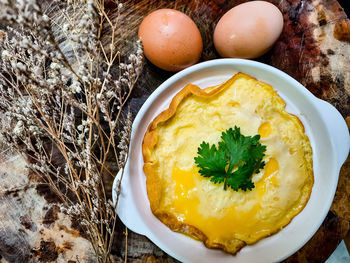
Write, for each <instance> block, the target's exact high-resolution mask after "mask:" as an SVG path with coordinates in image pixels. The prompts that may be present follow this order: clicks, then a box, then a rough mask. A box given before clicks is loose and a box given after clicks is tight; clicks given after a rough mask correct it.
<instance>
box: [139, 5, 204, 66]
mask: <svg viewBox="0 0 350 263" xmlns="http://www.w3.org/2000/svg"><path fill="white" fill-rule="evenodd" d="M138 34H139V38H140V39H141V41H142V45H143V49H144V54H145V55H146V57H147V58H148V59H149V60H150V61H151V62H152V63H153V64H154V65H156V66H157V67H159V68H162V69H165V70H168V71H179V70H182V69H184V68H186V67H189V66H191V65H193V64H195V63H196V62H198V60H199V59H200V57H201V53H202V49H203V42H202V37H201V34H200V32H199V30H198V28H197V26H196V24H195V23H194V22H193V21H192V19H191V18H189V17H188V16H187V15H185V14H184V13H182V12H180V11H177V10H174V9H159V10H156V11H154V12H152V13H150V14H149V15H148V16H146V18H145V19H144V20H143V21H142V23H141V25H140V27H139V32H138Z"/></svg>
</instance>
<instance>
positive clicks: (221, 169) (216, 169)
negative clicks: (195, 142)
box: [194, 142, 227, 183]
mask: <svg viewBox="0 0 350 263" xmlns="http://www.w3.org/2000/svg"><path fill="white" fill-rule="evenodd" d="M198 154H199V156H198V157H195V158H194V160H195V163H196V164H197V166H198V167H199V168H200V169H199V173H200V174H201V175H202V176H204V177H212V178H211V179H210V181H212V182H214V183H221V182H223V181H224V180H225V177H226V170H225V167H226V165H227V158H226V157H225V153H224V152H223V151H218V150H217V149H216V146H215V145H214V144H213V145H212V146H211V147H209V143H205V142H202V143H201V145H200V147H199V148H198Z"/></svg>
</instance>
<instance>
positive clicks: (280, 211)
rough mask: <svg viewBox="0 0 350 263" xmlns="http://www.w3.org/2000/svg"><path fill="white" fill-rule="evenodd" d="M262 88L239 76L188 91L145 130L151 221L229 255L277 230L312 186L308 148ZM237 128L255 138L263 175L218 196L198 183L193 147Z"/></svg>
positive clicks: (217, 190) (296, 125) (297, 125)
mask: <svg viewBox="0 0 350 263" xmlns="http://www.w3.org/2000/svg"><path fill="white" fill-rule="evenodd" d="M285 107H286V104H285V102H284V101H283V100H282V99H281V97H280V96H279V95H278V94H277V92H276V91H275V90H274V89H273V87H271V86H270V85H268V84H266V83H264V82H261V81H258V80H257V79H255V78H253V77H251V76H249V75H247V74H244V73H237V74H236V75H235V76H233V77H232V78H231V79H229V80H228V81H226V82H225V83H223V84H222V85H218V86H215V87H210V88H207V89H203V90H202V89H200V88H199V87H197V86H195V85H191V84H188V85H187V86H186V87H184V88H183V89H182V90H181V91H180V92H179V93H178V94H177V95H176V96H175V97H174V98H173V100H172V102H171V104H170V106H169V108H168V109H167V110H165V111H163V112H162V113H161V114H159V115H158V116H157V117H156V118H155V119H154V120H153V121H152V123H151V124H150V125H149V127H148V129H147V132H146V134H145V137H144V141H143V145H142V151H143V157H144V167H143V168H144V173H145V175H146V178H147V180H146V186H147V194H148V198H149V201H150V207H151V210H152V212H153V214H154V215H155V216H156V217H157V218H158V219H159V220H160V221H161V222H163V223H164V224H165V225H167V226H168V227H169V228H170V229H172V230H173V231H176V232H180V233H183V234H186V235H188V236H190V237H192V238H195V239H197V240H199V241H202V242H203V243H204V244H205V246H207V247H209V248H219V249H222V250H224V251H226V252H229V253H231V254H235V253H237V252H238V251H239V250H240V249H241V248H242V247H244V246H246V245H250V244H254V243H256V242H257V241H259V240H260V239H262V238H265V237H268V236H270V235H272V234H274V233H277V232H278V231H280V230H281V229H282V228H283V227H285V226H286V225H287V224H288V223H289V222H290V221H291V220H292V219H293V218H294V217H295V216H296V215H297V214H298V213H300V212H301V211H302V210H303V208H304V207H305V205H306V203H307V201H308V199H309V197H310V194H311V190H312V186H313V181H314V179H313V167H312V148H311V145H310V142H309V139H308V137H307V135H306V134H305V131H304V126H303V124H302V123H301V121H300V120H299V119H298V118H297V117H296V116H294V115H292V114H290V113H288V112H287V111H286V110H285ZM234 126H238V127H240V129H241V133H242V134H243V135H245V136H254V135H256V134H260V136H261V138H260V142H261V143H262V144H264V145H266V152H265V154H266V156H265V157H264V161H265V163H266V165H265V167H264V169H262V170H261V171H260V172H259V173H258V174H254V175H253V177H252V181H253V182H254V185H255V187H254V188H253V189H252V190H251V191H249V190H248V191H243V190H239V191H234V190H232V189H228V190H224V189H223V185H222V184H214V183H212V182H210V180H209V179H208V178H205V177H202V176H201V175H200V174H199V172H198V170H199V169H198V167H197V166H196V164H195V162H194V157H195V156H197V150H198V147H199V145H200V144H201V143H202V142H203V141H205V142H209V143H210V144H217V142H219V141H220V136H221V133H222V132H223V131H225V130H227V129H229V128H233V127H234Z"/></svg>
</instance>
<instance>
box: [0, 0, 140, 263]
mask: <svg viewBox="0 0 350 263" xmlns="http://www.w3.org/2000/svg"><path fill="white" fill-rule="evenodd" d="M56 4H57V6H59V12H57V10H55V15H53V16H50V15H47V14H46V13H45V12H44V11H43V8H42V6H41V5H40V2H39V1H37V0H12V1H11V0H2V1H0V6H1V8H2V10H3V11H2V12H1V13H0V16H1V17H0V21H1V23H6V24H7V25H8V28H7V33H6V34H5V35H3V37H0V53H1V55H0V57H1V60H0V63H1V66H0V115H1V116H2V122H1V124H0V125H1V129H0V136H1V137H2V140H4V142H5V143H6V144H7V146H8V147H11V148H13V149H16V150H18V151H19V152H21V153H23V154H24V156H25V157H26V159H27V160H28V166H29V168H30V169H32V170H33V171H34V172H36V173H38V174H40V175H41V176H42V177H43V179H44V180H45V181H46V182H47V183H48V184H49V185H50V187H51V188H52V190H53V191H54V192H55V193H56V194H57V196H58V197H60V199H61V200H62V202H63V205H64V206H65V208H66V211H67V214H69V215H71V216H74V217H77V218H79V219H80V222H81V224H82V226H83V227H84V228H85V230H86V233H88V234H89V236H90V241H91V244H92V246H93V248H94V250H95V252H96V257H97V259H98V261H99V262H112V261H113V259H112V258H111V256H110V251H111V244H112V241H113V235H114V228H115V223H116V214H115V207H114V206H113V204H112V202H111V201H110V200H108V198H107V196H106V193H105V189H104V182H103V176H104V175H106V174H110V175H111V176H114V173H113V172H112V171H111V170H110V169H109V167H108V165H106V161H107V159H108V158H110V156H112V157H113V158H114V160H115V163H116V164H117V167H118V170H122V168H123V167H124V165H125V162H126V160H127V157H128V146H129V137H130V131H131V124H132V120H131V114H130V113H129V114H127V115H126V117H123V112H124V111H123V108H125V105H126V103H127V100H128V98H129V97H130V94H131V92H132V90H133V87H134V85H135V83H136V81H137V79H138V76H139V74H140V71H141V67H142V50H141V47H140V43H135V53H133V54H130V55H129V56H128V57H127V59H126V62H123V61H122V59H121V54H120V53H119V52H118V50H115V47H114V42H115V40H114V38H115V36H116V34H115V32H116V28H117V27H118V17H117V18H115V19H114V20H113V21H112V20H110V18H109V17H108V15H107V14H106V13H105V10H104V3H103V1H101V0H86V1H83V0H80V1H78V0H76V1H69V2H60V1H56ZM120 8H122V5H118V11H117V12H119V11H120ZM106 28H108V30H106ZM56 32H62V33H63V34H57V33H56ZM104 32H110V45H109V47H108V49H105V48H104V46H103V45H102V44H101V41H100V39H101V37H102V36H103V37H104V38H106V35H103V34H104ZM107 50H108V51H107ZM57 156H59V157H60V158H61V159H62V160H63V162H57V161H55V160H56V159H57Z"/></svg>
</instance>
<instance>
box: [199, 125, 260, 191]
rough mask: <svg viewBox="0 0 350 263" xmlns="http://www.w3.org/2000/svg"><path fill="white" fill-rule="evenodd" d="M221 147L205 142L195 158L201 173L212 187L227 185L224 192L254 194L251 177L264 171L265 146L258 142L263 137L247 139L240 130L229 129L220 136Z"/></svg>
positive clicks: (248, 137) (249, 137)
mask: <svg viewBox="0 0 350 263" xmlns="http://www.w3.org/2000/svg"><path fill="white" fill-rule="evenodd" d="M221 139H222V141H221V142H219V143H218V147H216V146H215V144H213V145H212V146H210V145H209V143H207V142H204V141H203V142H202V143H201V145H200V147H199V148H198V156H197V157H195V158H194V160H195V163H196V164H197V166H198V167H199V173H200V174H201V175H202V176H204V177H208V178H210V181H211V182H213V183H222V182H223V183H224V189H225V190H226V189H227V187H231V188H232V189H233V190H235V191H238V189H242V190H244V191H246V190H247V189H248V190H252V189H253V188H254V183H253V182H252V180H251V179H252V176H253V174H254V173H258V172H259V170H260V169H263V168H264V166H265V162H264V161H263V160H262V159H263V157H264V156H265V154H264V152H265V151H266V146H264V145H262V144H261V143H260V142H259V139H260V135H255V136H253V137H251V136H244V135H242V134H241V131H240V128H238V127H237V126H235V127H234V129H232V128H230V129H228V130H226V132H223V133H222V134H221Z"/></svg>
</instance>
